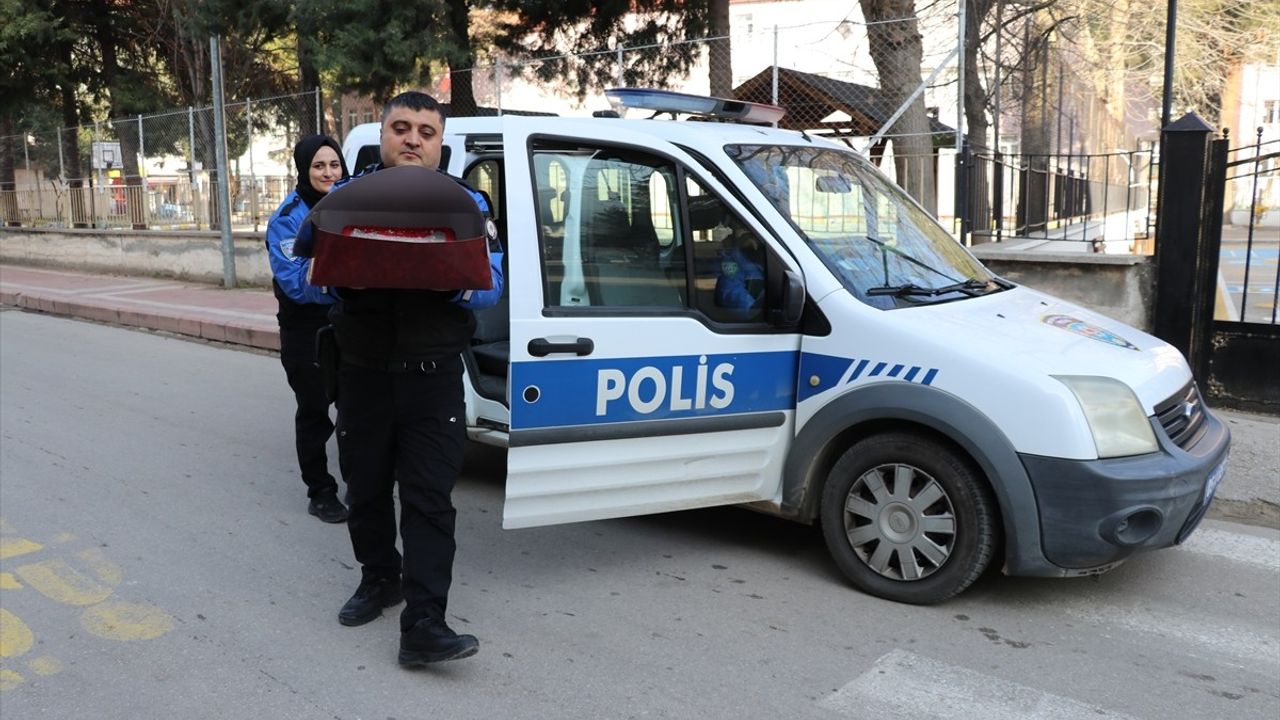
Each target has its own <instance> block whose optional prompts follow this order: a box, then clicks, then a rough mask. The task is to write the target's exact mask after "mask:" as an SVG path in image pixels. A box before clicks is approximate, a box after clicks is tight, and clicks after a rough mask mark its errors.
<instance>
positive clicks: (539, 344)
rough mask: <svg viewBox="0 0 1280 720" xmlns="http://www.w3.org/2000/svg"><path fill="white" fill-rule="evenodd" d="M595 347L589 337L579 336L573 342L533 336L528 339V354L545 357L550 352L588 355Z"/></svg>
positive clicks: (580, 355) (579, 355)
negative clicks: (554, 340) (552, 340)
mask: <svg viewBox="0 0 1280 720" xmlns="http://www.w3.org/2000/svg"><path fill="white" fill-rule="evenodd" d="M595 349H596V344H595V343H594V342H593V341H592V340H591V338H584V337H580V338H578V339H577V340H575V341H574V342H551V341H550V340H548V339H546V338H534V339H532V340H530V341H529V354H530V355H532V356H534V357H546V356H548V355H550V354H552V353H573V354H574V355H577V356H578V357H582V356H583V355H590V354H591V351H592V350H595Z"/></svg>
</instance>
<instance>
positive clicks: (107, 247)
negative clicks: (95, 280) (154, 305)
mask: <svg viewBox="0 0 1280 720" xmlns="http://www.w3.org/2000/svg"><path fill="white" fill-rule="evenodd" d="M264 237H265V234H264V233H233V234H232V242H233V243H234V245H235V261H236V281H237V283H238V284H239V285H241V286H248V287H269V286H270V285H271V267H270V265H269V263H268V261H267V247H266V243H265V241H264ZM0 260H3V261H6V262H14V263H21V264H23V265H42V266H45V267H57V268H63V269H66V270H81V271H85V272H109V273H119V274H122V275H148V276H153V277H169V278H175V279H178V280H191V281H195V282H207V283H214V284H221V283H222V236H221V235H219V234H218V233H217V232H201V231H179V230H173V231H166V230H141V231H131V230H48V229H44V228H4V229H3V230H0Z"/></svg>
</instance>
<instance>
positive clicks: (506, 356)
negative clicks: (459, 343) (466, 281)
mask: <svg viewBox="0 0 1280 720" xmlns="http://www.w3.org/2000/svg"><path fill="white" fill-rule="evenodd" d="M509 257H510V254H509V253H503V255H502V276H503V280H504V282H503V284H502V297H501V298H499V299H498V302H497V304H495V305H494V306H493V307H489V308H484V309H483V310H476V311H475V316H476V331H475V334H474V335H472V336H471V355H472V357H473V358H474V359H475V362H476V367H477V368H478V369H479V371H480V375H481V377H479V378H476V384H477V386H478V387H479V388H480V389H481V390H482V391H483V392H482V394H484V395H486V396H489V397H494V398H495V399H498V398H505V397H506V395H507V367H508V366H509V365H510V364H511V306H510V298H511V279H510V271H509V269H508V267H509V266H508V261H507V260H508V258H509Z"/></svg>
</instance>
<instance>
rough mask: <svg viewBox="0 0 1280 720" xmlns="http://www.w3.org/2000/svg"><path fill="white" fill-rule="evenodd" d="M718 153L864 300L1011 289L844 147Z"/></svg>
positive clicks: (916, 301)
mask: <svg viewBox="0 0 1280 720" xmlns="http://www.w3.org/2000/svg"><path fill="white" fill-rule="evenodd" d="M725 152H726V153H728V155H729V157H730V158H732V159H733V160H734V161H735V162H736V163H737V164H738V166H739V167H741V168H742V171H743V172H744V173H746V175H747V177H748V178H750V179H751V182H752V183H753V184H755V186H756V187H757V188H759V190H760V192H761V193H763V194H764V196H765V197H766V198H767V199H768V200H769V201H770V202H771V203H773V205H774V207H776V208H777V209H778V211H779V212H781V213H782V215H783V216H784V217H786V218H787V219H788V220H789V221H790V222H791V224H792V225H793V226H794V227H795V228H796V230H797V231H799V233H800V234H801V235H802V236H803V237H804V239H805V241H806V242H808V244H809V246H810V247H812V248H813V250H814V252H815V253H817V255H818V257H819V258H821V259H822V262H823V263H825V264H826V266H827V267H828V268H830V269H831V272H833V273H834V274H835V275H836V277H838V278H840V281H841V282H842V283H843V284H844V286H845V288H847V289H848V290H849V292H851V293H853V295H854V297H856V298H858V299H859V300H861V301H862V302H864V303H866V304H867V305H870V306H872V307H876V308H881V309H885V310H891V309H894V308H900V307H912V306H916V305H920V304H922V303H936V302H948V301H952V300H961V299H964V298H968V297H974V296H977V295H984V294H987V293H991V292H998V291H1000V290H1003V289H1007V288H1009V287H1012V285H1011V284H1009V283H1008V282H1006V281H1004V280H1001V279H999V278H997V277H995V276H994V275H992V274H991V272H990V271H988V270H987V269H986V268H985V267H983V266H982V264H981V263H979V262H978V261H977V260H976V259H974V257H973V256H972V255H970V254H969V253H968V252H967V251H965V249H964V248H963V247H961V246H960V244H959V243H957V242H956V241H955V240H954V239H953V238H952V237H951V236H950V235H948V234H947V232H946V231H945V230H943V229H942V227H941V226H940V225H938V223H937V222H936V221H935V220H934V219H933V218H931V217H930V216H929V215H928V213H926V212H925V211H923V210H921V209H920V207H919V206H917V205H916V204H915V203H914V202H912V201H911V199H910V198H909V197H908V196H907V194H906V193H905V192H903V191H902V189H901V188H899V187H898V186H896V185H894V184H893V183H892V182H890V181H889V180H887V179H886V178H884V177H883V176H881V175H880V174H879V173H878V172H876V171H875V170H873V169H872V168H871V167H869V166H868V164H867V163H866V162H865V161H864V160H862V159H861V158H860V157H858V156H857V155H855V154H854V153H853V152H851V151H842V150H837V149H832V148H819V147H797V146H787V145H728V146H726V147H725Z"/></svg>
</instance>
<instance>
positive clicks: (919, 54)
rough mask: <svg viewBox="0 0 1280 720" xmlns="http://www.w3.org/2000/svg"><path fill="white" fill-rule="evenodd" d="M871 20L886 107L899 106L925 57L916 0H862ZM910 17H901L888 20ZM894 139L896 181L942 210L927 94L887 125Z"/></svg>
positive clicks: (912, 87) (864, 12)
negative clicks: (935, 176) (891, 124)
mask: <svg viewBox="0 0 1280 720" xmlns="http://www.w3.org/2000/svg"><path fill="white" fill-rule="evenodd" d="M859 4H860V5H861V6H862V15H863V17H865V18H866V21H867V23H868V27H867V36H868V40H869V41H870V46H871V59H872V61H873V62H874V63H875V66H876V72H877V74H878V75H879V76H880V92H881V93H882V96H883V98H884V100H885V106H886V107H888V108H892V109H893V110H894V111H896V110H897V109H898V108H899V107H901V106H902V105H903V103H905V102H906V99H907V98H908V97H910V96H911V93H913V92H915V89H916V88H917V87H919V85H920V84H921V82H923V78H922V77H921V76H920V66H921V63H922V60H923V57H924V47H923V41H922V39H921V37H920V28H919V22H918V21H917V19H916V8H915V2H914V0H859ZM899 18H909V19H907V20H900V21H898V22H886V21H892V20H897V19H899ZM889 139H890V140H892V142H893V158H894V167H895V168H896V170H897V174H898V184H899V185H901V186H902V188H903V189H904V190H906V191H907V192H908V193H909V194H910V195H911V197H913V198H915V199H916V200H917V201H918V202H919V203H920V204H921V205H923V206H924V208H925V210H928V211H929V213H930V214H934V215H936V214H937V212H938V197H937V194H938V190H937V184H936V183H935V181H934V167H933V136H932V135H930V134H929V118H928V116H927V115H926V112H925V107H924V96H923V95H920V96H918V97H917V98H916V99H915V100H913V101H912V102H911V103H910V104H909V105H908V106H907V109H906V111H905V112H904V113H903V114H902V116H901V117H900V118H898V121H897V122H896V123H894V124H893V127H891V128H889Z"/></svg>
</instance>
